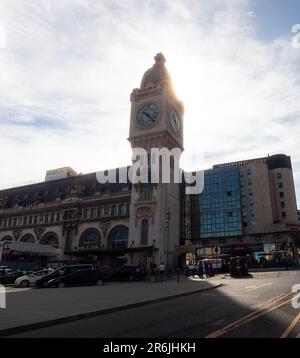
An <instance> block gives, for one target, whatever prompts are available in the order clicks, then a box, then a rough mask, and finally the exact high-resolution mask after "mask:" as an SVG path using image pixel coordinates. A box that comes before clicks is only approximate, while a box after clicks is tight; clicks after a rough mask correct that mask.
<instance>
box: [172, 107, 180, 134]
mask: <svg viewBox="0 0 300 358" xmlns="http://www.w3.org/2000/svg"><path fill="white" fill-rule="evenodd" d="M170 122H171V126H172V128H173V131H174V132H175V133H176V134H179V132H180V119H179V116H178V114H177V112H176V111H175V110H174V111H172V112H171V114H170Z"/></svg>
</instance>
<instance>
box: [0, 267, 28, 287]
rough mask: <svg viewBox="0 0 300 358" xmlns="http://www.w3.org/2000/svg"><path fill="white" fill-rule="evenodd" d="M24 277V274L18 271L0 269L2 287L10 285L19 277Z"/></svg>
mask: <svg viewBox="0 0 300 358" xmlns="http://www.w3.org/2000/svg"><path fill="white" fill-rule="evenodd" d="M20 276H24V272H23V271H20V270H16V271H13V270H11V269H7V268H1V269H0V284H2V285H10V284H13V283H14V282H15V280H16V279H17V278H18V277H20Z"/></svg>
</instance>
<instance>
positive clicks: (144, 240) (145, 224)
mask: <svg viewBox="0 0 300 358" xmlns="http://www.w3.org/2000/svg"><path fill="white" fill-rule="evenodd" d="M148 226H149V224H148V220H143V221H142V237H141V245H147V244H148Z"/></svg>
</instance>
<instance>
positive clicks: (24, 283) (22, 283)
mask: <svg viewBox="0 0 300 358" xmlns="http://www.w3.org/2000/svg"><path fill="white" fill-rule="evenodd" d="M48 274H49V270H41V271H37V272H32V273H30V274H28V275H24V276H21V277H19V278H17V279H16V280H15V286H19V287H29V286H35V284H36V281H37V280H39V279H41V278H42V277H44V276H46V275H48Z"/></svg>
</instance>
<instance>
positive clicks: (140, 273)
mask: <svg viewBox="0 0 300 358" xmlns="http://www.w3.org/2000/svg"><path fill="white" fill-rule="evenodd" d="M146 275H147V272H146V270H145V269H144V267H142V266H133V265H123V266H120V267H117V268H115V269H113V270H112V271H111V279H112V280H116V281H119V280H120V281H122V280H129V281H141V280H143V279H144V278H145V277H146Z"/></svg>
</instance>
